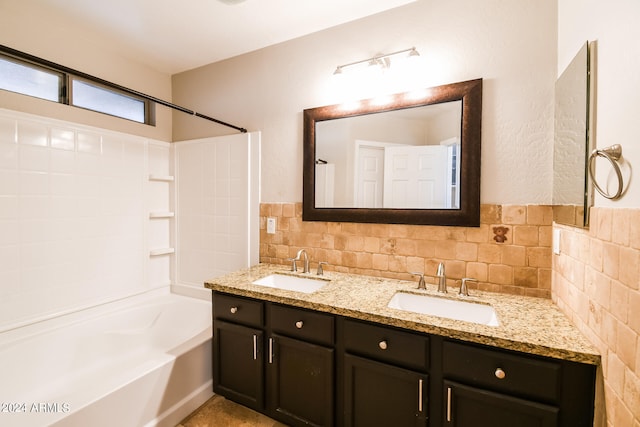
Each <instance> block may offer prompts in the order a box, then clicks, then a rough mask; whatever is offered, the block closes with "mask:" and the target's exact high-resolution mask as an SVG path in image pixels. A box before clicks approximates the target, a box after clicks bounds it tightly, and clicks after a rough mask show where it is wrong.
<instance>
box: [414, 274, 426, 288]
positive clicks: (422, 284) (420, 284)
mask: <svg viewBox="0 0 640 427" xmlns="http://www.w3.org/2000/svg"><path fill="white" fill-rule="evenodd" d="M411 274H415V275H416V276H420V280H418V289H427V286H426V284H425V282H424V273H411Z"/></svg>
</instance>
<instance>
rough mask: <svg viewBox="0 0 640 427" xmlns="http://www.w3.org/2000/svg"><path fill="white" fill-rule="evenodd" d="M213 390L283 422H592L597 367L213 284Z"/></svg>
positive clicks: (449, 426)
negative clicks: (222, 289)
mask: <svg viewBox="0 0 640 427" xmlns="http://www.w3.org/2000/svg"><path fill="white" fill-rule="evenodd" d="M213 325H214V328H213V331H214V339H213V383H214V386H213V388H214V392H215V393H218V394H220V395H222V396H225V397H227V398H229V399H231V400H234V401H236V402H238V403H241V404H243V405H245V406H247V407H250V408H252V409H255V410H257V411H260V412H262V413H264V414H267V415H268V416H270V417H272V418H275V419H277V420H280V421H282V422H284V423H286V424H288V425H291V426H333V425H336V426H338V427H343V426H344V427H360V426H366V427H368V426H387V425H388V426H394V427H402V426H410V427H419V426H421V427H438V426H442V427H468V426H473V427H515V426H517V427H591V426H592V425H593V415H594V414H593V411H594V409H593V404H594V395H595V373H596V366H594V365H590V364H584V363H577V362H572V361H568V360H559V359H553V358H549V357H543V356H536V355H530V354H526V353H522V352H516V351H510V350H504V349H501V348H497V347H493V346H488V345H482V344H475V343H469V342H465V341H460V340H456V339H453V338H447V337H443V336H439V335H428V334H424V333H419V332H414V331H409V330H406V329H402V328H397V327H392V326H387V325H382V324H378V323H373V322H367V321H363V320H355V319H352V318H347V317H343V316H337V315H333V314H329V313H325V312H318V311H314V310H308V309H303V308H298V307H293V306H288V305H284V304H276V303H272V302H264V301H261V300H258V299H253V298H247V297H241V296H235V295H231V294H226V293H221V292H214V293H213Z"/></svg>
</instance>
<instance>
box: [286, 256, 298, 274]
mask: <svg viewBox="0 0 640 427" xmlns="http://www.w3.org/2000/svg"><path fill="white" fill-rule="evenodd" d="M287 261H291V271H295V272H297V271H298V266H297V265H296V261H298V260H297V259H296V258H287Z"/></svg>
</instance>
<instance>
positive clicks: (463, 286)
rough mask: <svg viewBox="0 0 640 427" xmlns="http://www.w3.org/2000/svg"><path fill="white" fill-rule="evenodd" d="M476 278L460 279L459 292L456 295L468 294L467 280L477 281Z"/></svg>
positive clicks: (466, 295)
mask: <svg viewBox="0 0 640 427" xmlns="http://www.w3.org/2000/svg"><path fill="white" fill-rule="evenodd" d="M477 281H478V280H477V279H472V278H471V277H465V278H464V279H462V283H461V284H460V292H458V295H462V296H465V297H468V296H469V288H467V282H477Z"/></svg>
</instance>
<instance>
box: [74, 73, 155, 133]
mask: <svg viewBox="0 0 640 427" xmlns="http://www.w3.org/2000/svg"><path fill="white" fill-rule="evenodd" d="M71 88H72V89H71V104H72V105H75V106H76V107H81V108H86V109H88V110H93V111H97V112H99V113H105V114H110V115H112V116H118V117H122V118H123V119H129V120H133V121H136V122H140V123H145V110H146V106H147V105H146V104H147V103H146V102H145V101H144V100H142V99H137V98H133V97H131V96H128V95H125V94H123V93H120V92H116V91H114V90H113V89H109V88H106V87H102V86H98V85H95V84H92V83H89V82H85V81H83V80H78V79H72V83H71Z"/></svg>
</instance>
